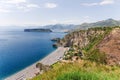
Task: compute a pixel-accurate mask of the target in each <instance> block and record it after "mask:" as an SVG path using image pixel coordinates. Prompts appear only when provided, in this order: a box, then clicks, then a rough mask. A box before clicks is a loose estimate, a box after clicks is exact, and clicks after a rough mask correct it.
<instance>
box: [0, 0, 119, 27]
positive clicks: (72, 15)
mask: <svg viewBox="0 0 120 80" xmlns="http://www.w3.org/2000/svg"><path fill="white" fill-rule="evenodd" d="M108 18H113V19H117V20H120V0H0V26H9V25H16V26H17V25H19V26H25V25H47V24H57V23H61V24H81V23H83V22H95V21H99V20H105V19H108Z"/></svg>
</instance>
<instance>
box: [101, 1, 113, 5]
mask: <svg viewBox="0 0 120 80" xmlns="http://www.w3.org/2000/svg"><path fill="white" fill-rule="evenodd" d="M114 3H115V1H114V0H103V1H102V2H100V3H99V5H108V4H114Z"/></svg>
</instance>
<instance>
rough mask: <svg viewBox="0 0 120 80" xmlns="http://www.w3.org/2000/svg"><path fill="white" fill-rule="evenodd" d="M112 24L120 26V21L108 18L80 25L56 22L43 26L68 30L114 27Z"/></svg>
mask: <svg viewBox="0 0 120 80" xmlns="http://www.w3.org/2000/svg"><path fill="white" fill-rule="evenodd" d="M112 26H120V21H118V20H114V19H107V20H102V21H98V22H93V23H83V24H80V25H74V24H55V25H46V26H42V27H43V28H46V29H51V30H52V31H53V32H67V31H71V30H78V29H87V28H91V27H112Z"/></svg>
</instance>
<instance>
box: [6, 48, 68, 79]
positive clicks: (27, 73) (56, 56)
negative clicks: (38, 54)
mask: <svg viewBox="0 0 120 80" xmlns="http://www.w3.org/2000/svg"><path fill="white" fill-rule="evenodd" d="M67 49H68V48H64V47H59V48H58V49H56V50H55V51H53V52H52V53H50V54H49V55H48V56H46V57H45V58H43V59H42V60H40V61H37V62H36V63H34V64H33V65H31V66H28V67H27V68H25V69H23V70H21V71H19V72H18V73H15V74H13V75H11V76H9V77H7V78H6V79H5V80H26V79H31V78H33V77H35V76H36V74H37V73H39V72H40V70H39V69H38V68H36V64H37V63H42V64H44V65H52V64H54V63H56V62H57V61H59V60H60V59H61V57H63V55H64V52H65V51H66V50H67Z"/></svg>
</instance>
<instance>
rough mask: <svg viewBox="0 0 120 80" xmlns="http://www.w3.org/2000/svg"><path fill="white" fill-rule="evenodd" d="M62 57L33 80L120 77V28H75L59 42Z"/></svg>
mask: <svg viewBox="0 0 120 80" xmlns="http://www.w3.org/2000/svg"><path fill="white" fill-rule="evenodd" d="M56 45H57V46H64V47H69V50H68V51H67V52H65V55H64V57H63V60H61V61H60V62H58V63H56V64H54V65H52V66H51V67H52V69H51V70H49V71H47V72H44V73H43V74H41V75H38V76H36V77H35V78H33V79H32V80H120V67H119V66H120V60H119V59H120V27H119V26H116V27H102V28H101V27H97V28H89V29H88V30H79V31H74V32H72V33H70V34H68V35H66V36H65V37H64V38H63V39H61V40H60V41H59V42H57V44H56Z"/></svg>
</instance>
